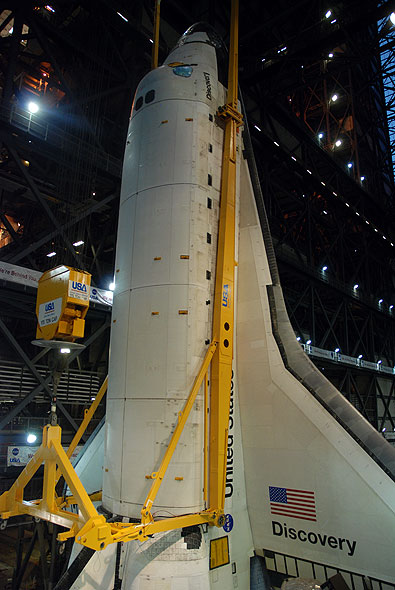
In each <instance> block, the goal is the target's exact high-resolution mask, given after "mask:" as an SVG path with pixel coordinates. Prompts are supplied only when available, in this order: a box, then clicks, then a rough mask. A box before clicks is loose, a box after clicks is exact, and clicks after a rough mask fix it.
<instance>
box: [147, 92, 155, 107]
mask: <svg viewBox="0 0 395 590" xmlns="http://www.w3.org/2000/svg"><path fill="white" fill-rule="evenodd" d="M154 98H155V90H148V92H147V94H146V95H145V102H146V104H148V103H149V102H152V101H153V100H154Z"/></svg>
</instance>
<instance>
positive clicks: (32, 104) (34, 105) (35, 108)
mask: <svg viewBox="0 0 395 590" xmlns="http://www.w3.org/2000/svg"><path fill="white" fill-rule="evenodd" d="M27 110H28V111H29V113H32V114H33V115H34V113H38V111H39V110H40V107H39V106H38V104H37V103H36V102H33V101H31V102H29V104H28V105H27Z"/></svg>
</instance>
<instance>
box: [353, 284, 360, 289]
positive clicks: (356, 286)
mask: <svg viewBox="0 0 395 590" xmlns="http://www.w3.org/2000/svg"><path fill="white" fill-rule="evenodd" d="M353 289H354V291H356V290H357V289H359V285H358V283H355V285H354V287H353Z"/></svg>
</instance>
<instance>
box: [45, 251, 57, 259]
mask: <svg viewBox="0 0 395 590" xmlns="http://www.w3.org/2000/svg"><path fill="white" fill-rule="evenodd" d="M52 256H56V252H50V253H49V254H47V257H48V258H52Z"/></svg>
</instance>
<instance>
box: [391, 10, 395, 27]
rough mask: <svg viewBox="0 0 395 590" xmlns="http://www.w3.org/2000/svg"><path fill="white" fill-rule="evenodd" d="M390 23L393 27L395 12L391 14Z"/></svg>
mask: <svg viewBox="0 0 395 590" xmlns="http://www.w3.org/2000/svg"><path fill="white" fill-rule="evenodd" d="M390 21H391V22H392V24H393V25H395V12H391V14H390Z"/></svg>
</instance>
